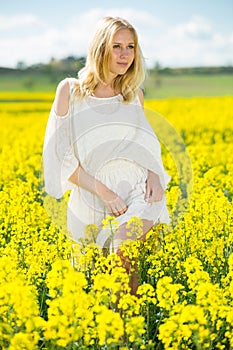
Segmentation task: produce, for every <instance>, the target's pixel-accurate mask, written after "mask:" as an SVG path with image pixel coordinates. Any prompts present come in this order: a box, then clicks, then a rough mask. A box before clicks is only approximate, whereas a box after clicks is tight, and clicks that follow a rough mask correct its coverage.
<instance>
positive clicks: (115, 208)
mask: <svg viewBox="0 0 233 350" xmlns="http://www.w3.org/2000/svg"><path fill="white" fill-rule="evenodd" d="M69 94H70V93H69V82H68V81H67V80H66V79H64V80H62V81H61V82H60V83H59V85H58V87H57V91H56V96H55V99H54V110H55V113H56V114H57V115H58V116H61V117H62V116H65V115H66V114H67V112H68V109H69V99H70V96H69ZM68 180H69V181H71V182H72V183H74V184H75V185H78V186H80V187H82V188H84V189H86V190H87V191H89V192H91V193H93V194H95V195H97V196H98V197H99V198H100V199H101V200H102V201H103V202H104V204H105V206H106V207H107V209H108V211H109V212H110V213H112V214H113V215H115V216H119V215H121V214H123V213H124V212H126V210H127V206H126V204H125V202H124V201H123V199H122V198H120V197H119V196H118V195H117V194H116V193H114V192H113V191H111V190H110V189H109V188H108V187H107V186H105V185H104V184H103V183H101V182H100V181H99V180H97V179H95V178H94V177H93V176H91V175H89V174H88V173H87V172H86V171H84V169H83V168H82V167H81V166H80V165H79V166H78V168H77V169H76V170H75V171H74V173H73V174H72V175H71V176H70V177H69V179H68Z"/></svg>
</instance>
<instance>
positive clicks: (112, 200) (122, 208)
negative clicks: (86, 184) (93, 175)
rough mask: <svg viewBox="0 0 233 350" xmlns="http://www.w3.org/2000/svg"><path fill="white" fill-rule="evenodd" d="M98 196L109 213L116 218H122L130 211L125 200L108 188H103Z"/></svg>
mask: <svg viewBox="0 0 233 350" xmlns="http://www.w3.org/2000/svg"><path fill="white" fill-rule="evenodd" d="M98 196H99V198H100V199H101V200H102V202H103V203H104V205H105V206H106V208H107V209H108V211H109V212H110V213H112V214H113V215H115V216H120V215H122V214H124V213H125V212H126V211H127V210H128V207H127V205H126V204H125V202H124V200H123V199H122V198H121V197H120V196H118V195H117V194H116V193H115V192H113V191H112V190H110V189H109V188H107V187H106V186H101V189H100V190H99V191H98Z"/></svg>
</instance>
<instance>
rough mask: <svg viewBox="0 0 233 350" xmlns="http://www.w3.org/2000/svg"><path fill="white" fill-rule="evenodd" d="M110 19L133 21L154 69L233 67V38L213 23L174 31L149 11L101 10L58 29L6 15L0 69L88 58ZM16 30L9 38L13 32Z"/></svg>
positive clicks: (198, 20)
mask: <svg viewBox="0 0 233 350" xmlns="http://www.w3.org/2000/svg"><path fill="white" fill-rule="evenodd" d="M109 15H110V16H119V17H124V18H127V19H128V20H129V22H131V23H132V24H133V25H134V26H135V28H136V29H137V31H138V34H139V40H140V43H141V46H142V49H143V52H144V55H145V57H146V58H147V62H148V65H150V66H151V65H153V64H154V63H155V62H156V61H158V62H160V64H162V66H194V65H224V64H233V62H232V57H233V45H232V43H233V33H229V34H228V35H223V34H222V33H219V32H216V31H215V28H214V26H213V24H212V23H211V22H210V21H209V20H208V19H207V18H204V17H201V16H199V15H195V16H193V17H191V18H190V19H189V20H188V21H185V22H183V23H178V24H176V25H173V26H171V25H168V24H167V23H164V22H162V21H161V19H158V18H157V17H155V16H154V15H153V14H151V13H149V12H146V11H138V10H134V9H131V8H123V9H117V8H113V9H101V8H95V9H91V10H90V11H88V12H83V13H80V14H79V15H78V16H74V17H73V18H69V22H67V23H66V22H63V23H60V24H59V26H57V27H54V26H52V25H51V24H50V23H43V22H42V21H41V20H40V18H38V17H36V16H34V15H30V14H28V15H17V16H11V17H9V16H7V17H4V16H1V18H0V29H5V33H4V35H1V34H0V51H1V58H0V66H12V67H14V66H15V65H16V63H17V62H18V61H21V60H23V61H25V62H26V64H33V63H38V62H48V61H49V59H50V58H51V57H52V56H53V57H56V58H62V57H65V56H67V55H77V56H79V55H80V56H81V55H86V53H87V50H88V44H89V41H90V39H91V37H92V35H93V33H94V30H95V27H96V24H97V22H98V20H99V19H100V18H102V17H103V16H109ZM35 26H37V31H36V32H35V31H33V28H35ZM13 27H14V31H13V32H12V31H11V32H10V35H9V36H8V34H7V30H9V31H10V30H11V29H12V28H13ZM25 28H27V30H25ZM38 28H39V29H38Z"/></svg>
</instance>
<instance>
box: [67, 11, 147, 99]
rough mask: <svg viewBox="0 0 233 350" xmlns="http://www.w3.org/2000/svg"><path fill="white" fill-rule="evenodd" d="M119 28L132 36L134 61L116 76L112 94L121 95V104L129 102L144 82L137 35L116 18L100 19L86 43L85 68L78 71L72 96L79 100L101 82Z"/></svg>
mask: <svg viewBox="0 0 233 350" xmlns="http://www.w3.org/2000/svg"><path fill="white" fill-rule="evenodd" d="M120 29H129V30H130V31H131V33H132V34H133V37H134V50H135V51H134V60H133V62H132V64H131V66H130V67H129V69H128V70H127V72H126V73H125V74H123V75H118V76H117V77H116V78H115V79H114V80H113V83H112V88H113V89H114V91H115V92H116V93H120V94H121V95H122V96H123V101H124V102H126V103H129V102H131V101H132V100H133V99H134V98H135V96H136V94H137V93H138V89H139V87H140V86H141V84H142V83H143V81H144V79H145V64H144V59H143V56H142V51H141V48H140V46H139V44H138V35H137V32H136V30H135V29H134V27H133V26H132V25H131V24H130V23H129V22H128V21H126V20H125V19H122V18H120V17H116V18H113V17H104V18H103V19H102V21H101V22H99V26H98V27H97V30H96V33H95V35H94V37H93V39H92V41H91V43H90V47H89V51H88V56H87V60H86V65H85V67H84V68H82V69H81V70H80V71H79V72H78V78H79V79H78V83H77V85H76V87H75V91H74V93H75V95H76V96H77V97H78V98H80V99H83V98H85V97H86V96H88V95H91V94H93V93H94V91H95V89H96V87H97V85H98V84H100V83H104V82H105V81H106V80H107V78H108V74H109V69H110V68H109V67H110V51H111V44H112V42H113V36H114V35H115V34H116V32H118V31H119V30H120Z"/></svg>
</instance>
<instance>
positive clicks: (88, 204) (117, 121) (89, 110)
mask: <svg viewBox="0 0 233 350" xmlns="http://www.w3.org/2000/svg"><path fill="white" fill-rule="evenodd" d="M144 73H145V71H144V61H143V56H142V53H141V49H140V46H139V44H138V36H137V33H136V31H135V29H134V27H133V26H132V25H131V24H130V23H128V22H127V21H126V20H124V19H122V18H112V17H105V18H103V19H102V20H101V21H100V23H99V25H98V27H97V30H96V33H95V35H94V37H93V40H92V41H91V43H90V47H89V52H88V56H87V60H86V65H85V67H84V68H83V69H82V70H81V71H80V72H79V74H78V79H74V78H67V79H65V80H63V81H61V82H60V83H59V85H58V87H57V91H56V96H55V100H54V103H53V106H52V109H51V113H50V117H49V120H48V124H47V129H46V134H45V141H44V150H43V159H44V177H45V188H46V191H47V192H48V194H50V195H51V196H53V197H55V198H61V197H62V196H63V194H64V193H65V192H66V190H72V191H71V194H70V197H69V202H68V211H67V225H68V230H69V231H70V232H71V234H72V235H73V238H74V239H75V240H76V241H79V239H80V238H85V233H84V228H85V226H86V225H88V224H93V223H95V224H97V225H98V227H99V229H100V233H99V235H98V236H97V238H96V241H97V243H98V244H99V245H101V246H102V247H103V246H105V245H106V244H107V243H108V232H106V230H104V229H102V220H103V219H104V218H105V217H106V216H107V215H111V216H115V217H116V218H117V220H118V222H119V229H118V231H117V233H116V235H115V237H114V241H113V249H114V250H115V251H116V252H117V253H118V254H120V248H119V247H120V244H121V242H122V241H124V240H126V239H128V238H129V237H128V236H127V232H126V231H127V230H126V224H127V222H128V220H129V219H130V218H132V217H133V216H138V217H140V218H141V219H142V222H143V234H142V235H141V237H139V239H145V235H146V233H147V232H148V231H149V230H150V229H151V228H152V226H153V225H156V224H157V223H158V222H162V223H163V222H165V223H168V222H169V215H168V210H167V207H166V199H165V194H164V191H165V189H166V186H167V183H168V182H169V175H168V174H167V173H166V171H165V170H164V167H163V164H162V159H161V154H160V145H159V142H158V140H157V137H156V135H155V133H154V131H153V130H152V128H151V127H150V125H149V123H148V122H147V120H146V117H145V115H144V112H143V92H142V90H141V89H140V86H141V85H142V83H143V80H144V77H145V74H144ZM132 239H138V237H132Z"/></svg>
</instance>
